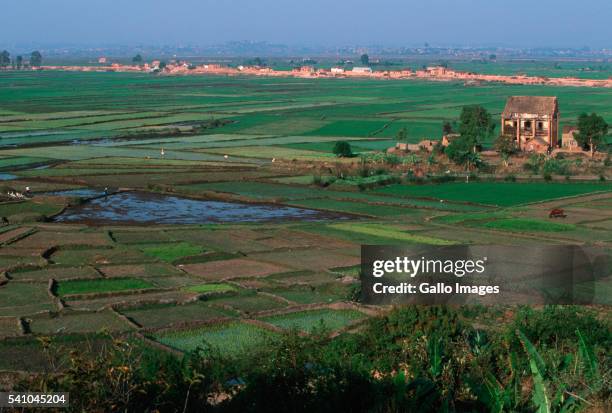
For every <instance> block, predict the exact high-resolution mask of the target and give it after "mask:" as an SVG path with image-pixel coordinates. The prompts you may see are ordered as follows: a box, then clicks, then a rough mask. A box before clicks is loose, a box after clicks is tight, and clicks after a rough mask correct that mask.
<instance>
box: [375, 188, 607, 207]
mask: <svg viewBox="0 0 612 413" xmlns="http://www.w3.org/2000/svg"><path fill="white" fill-rule="evenodd" d="M609 191H612V185H610V184H605V183H604V184H598V183H512V182H471V183H460V182H451V183H444V184H435V185H401V184H397V185H390V186H388V187H385V188H382V189H379V190H377V191H376V192H378V193H381V194H387V195H394V196H407V197H423V198H435V199H441V200H449V201H460V202H473V203H479V204H487V205H499V206H513V205H521V204H528V203H532V202H541V201H546V200H551V199H557V198H564V197H571V196H577V195H584V194H589V193H594V192H609Z"/></svg>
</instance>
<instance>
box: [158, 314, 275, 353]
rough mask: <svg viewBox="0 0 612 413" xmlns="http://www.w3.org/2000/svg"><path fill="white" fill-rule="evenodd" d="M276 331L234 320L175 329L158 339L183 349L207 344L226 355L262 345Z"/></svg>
mask: <svg viewBox="0 0 612 413" xmlns="http://www.w3.org/2000/svg"><path fill="white" fill-rule="evenodd" d="M272 335H274V333H272V332H270V331H268V330H264V329H262V328H260V327H256V326H254V325H252V324H247V323H241V322H232V323H229V324H220V325H215V326H212V327H206V328H201V329H195V330H183V331H174V332H171V333H167V334H163V335H160V336H158V337H157V339H158V340H159V341H160V342H161V343H163V344H166V345H168V346H170V347H173V348H176V349H178V350H182V351H193V350H195V349H196V348H198V347H203V346H204V345H205V344H209V345H212V346H214V347H217V348H220V349H222V352H223V354H225V355H235V354H239V353H242V352H244V351H246V350H248V349H249V348H253V347H256V346H258V345H261V344H262V343H263V342H264V341H265V339H266V338H267V337H270V336H272Z"/></svg>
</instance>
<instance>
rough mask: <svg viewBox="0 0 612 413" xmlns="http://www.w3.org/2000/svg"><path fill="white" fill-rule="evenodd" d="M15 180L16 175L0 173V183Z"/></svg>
mask: <svg viewBox="0 0 612 413" xmlns="http://www.w3.org/2000/svg"><path fill="white" fill-rule="evenodd" d="M16 178H17V175H13V174H2V173H0V181H10V180H13V179H16Z"/></svg>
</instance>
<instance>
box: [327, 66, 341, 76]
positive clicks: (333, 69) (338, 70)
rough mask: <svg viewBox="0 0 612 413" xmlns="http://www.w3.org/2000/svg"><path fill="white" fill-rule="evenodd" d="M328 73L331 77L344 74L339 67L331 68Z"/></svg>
mask: <svg viewBox="0 0 612 413" xmlns="http://www.w3.org/2000/svg"><path fill="white" fill-rule="evenodd" d="M330 72H331V73H332V75H341V74H343V73H344V69H343V68H341V67H332V68H331V69H330Z"/></svg>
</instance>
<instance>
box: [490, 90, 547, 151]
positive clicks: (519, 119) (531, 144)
mask: <svg viewBox="0 0 612 413" xmlns="http://www.w3.org/2000/svg"><path fill="white" fill-rule="evenodd" d="M558 130H559V105H558V103H557V98H556V97H555V96H511V97H509V98H508V101H507V102H506V107H505V108H504V111H503V113H502V116H501V133H502V135H506V136H512V137H513V138H514V140H515V142H516V144H517V146H518V147H519V149H520V150H522V151H527V152H547V151H550V150H552V149H554V148H556V147H558Z"/></svg>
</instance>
